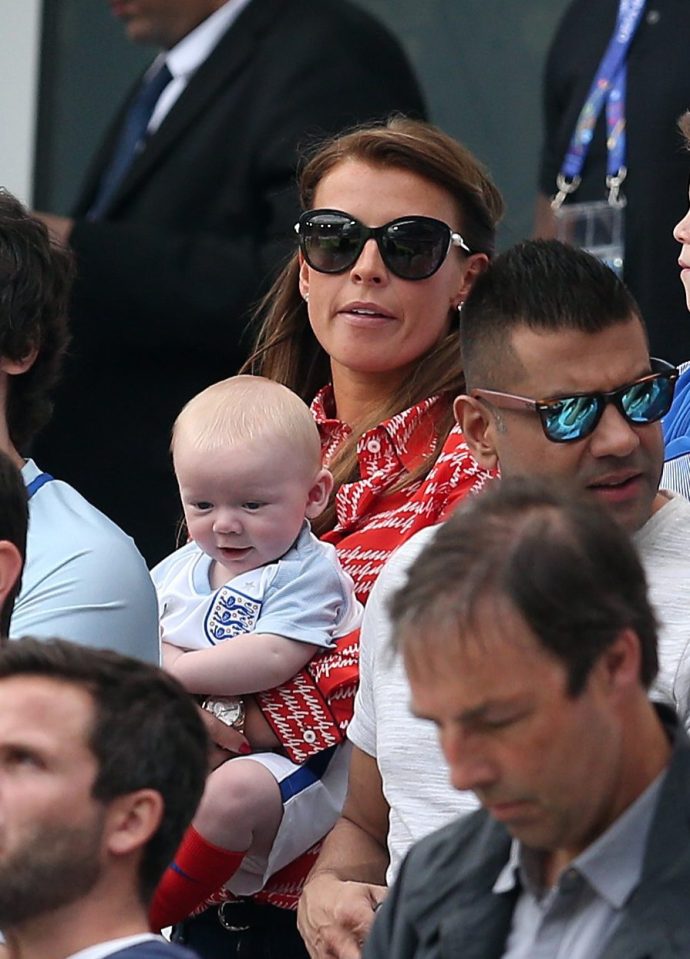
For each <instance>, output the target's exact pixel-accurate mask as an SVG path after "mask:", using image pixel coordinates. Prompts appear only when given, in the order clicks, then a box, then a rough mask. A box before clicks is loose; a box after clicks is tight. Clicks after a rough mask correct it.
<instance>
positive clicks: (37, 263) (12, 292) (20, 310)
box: [0, 190, 74, 452]
mask: <svg viewBox="0 0 690 959" xmlns="http://www.w3.org/2000/svg"><path fill="white" fill-rule="evenodd" d="M73 274H74V267H73V260H72V256H71V255H70V254H69V253H68V252H67V251H66V250H63V249H61V248H59V247H57V246H55V245H54V244H52V243H51V242H50V238H49V236H48V231H47V229H46V227H45V226H44V225H43V223H41V222H40V220H37V219H36V218H35V217H32V216H31V215H30V214H29V212H28V211H27V210H26V209H25V207H23V206H22V204H21V203H20V202H19V201H18V200H16V199H15V198H14V197H13V196H12V195H11V194H10V193H7V192H6V191H4V190H0V356H2V357H4V358H6V359H10V360H16V361H20V360H23V359H25V358H26V357H27V356H28V355H29V354H30V353H31V351H32V350H34V349H36V350H38V353H37V355H36V359H35V361H34V363H33V365H32V366H31V368H30V369H28V370H27V371H26V372H25V373H21V374H18V375H17V376H12V377H10V386H9V396H8V402H7V422H8V427H9V432H10V439H11V440H12V443H13V444H14V446H15V447H16V448H17V449H18V450H20V452H21V451H24V449H25V447H26V445H27V443H28V442H29V441H30V440H31V438H32V437H33V436H34V435H35V434H36V433H37V432H38V430H40V429H41V428H42V427H43V426H45V424H46V423H47V422H48V420H49V419H50V416H51V413H52V404H51V401H50V398H49V394H50V390H51V389H52V387H53V386H54V385H55V383H56V382H57V379H58V377H59V374H60V369H61V365H62V357H63V355H64V352H65V349H66V348H67V343H68V333H67V310H68V303H69V296H70V291H71V286H72V279H73Z"/></svg>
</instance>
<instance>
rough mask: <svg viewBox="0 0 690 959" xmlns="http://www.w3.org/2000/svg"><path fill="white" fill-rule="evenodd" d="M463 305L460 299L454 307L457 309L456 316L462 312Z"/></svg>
mask: <svg viewBox="0 0 690 959" xmlns="http://www.w3.org/2000/svg"><path fill="white" fill-rule="evenodd" d="M463 305H464V300H460V302H459V303H458V305H457V306H456V307H455V309H456V310H457V311H458V316H459V315H460V314H461V313H462V308H463Z"/></svg>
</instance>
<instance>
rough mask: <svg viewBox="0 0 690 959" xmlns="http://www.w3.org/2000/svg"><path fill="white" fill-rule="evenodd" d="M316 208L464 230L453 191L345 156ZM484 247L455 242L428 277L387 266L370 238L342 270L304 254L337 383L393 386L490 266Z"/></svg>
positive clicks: (318, 328)
mask: <svg viewBox="0 0 690 959" xmlns="http://www.w3.org/2000/svg"><path fill="white" fill-rule="evenodd" d="M313 206H314V208H327V209H331V210H341V211H343V212H345V213H348V214H350V215H351V216H353V217H355V218H356V219H358V220H360V221H361V222H362V223H363V224H365V225H366V226H371V227H375V226H382V225H383V224H385V223H388V222H389V221H390V220H394V219H396V218H397V217H403V216H408V215H410V214H416V215H422V216H430V217H434V218H435V219H437V220H442V221H443V222H444V223H447V224H448V225H449V226H450V227H451V228H452V229H453V230H454V231H457V232H458V233H461V234H462V226H463V225H462V223H460V222H459V216H458V211H457V209H456V206H455V203H454V202H453V200H452V198H451V196H450V194H448V193H447V192H446V191H445V190H444V189H442V188H441V187H439V186H437V185H436V184H434V183H431V182H430V181H428V180H426V179H424V178H423V177H421V176H418V175H417V174H416V173H412V172H410V171H408V170H403V169H399V168H392V167H379V166H373V165H370V164H368V163H365V162H363V161H361V160H354V159H348V160H343V161H342V162H341V163H339V164H338V165H337V166H335V167H334V168H333V169H332V170H331V171H330V172H329V173H327V174H326V176H324V178H323V179H322V180H321V182H320V183H319V185H318V187H317V189H316V194H315V196H314V203H313ZM486 263H487V258H486V256H484V255H483V254H474V255H473V256H467V255H466V254H465V253H463V252H462V251H461V250H459V249H458V248H457V247H451V249H450V251H449V253H448V256H447V257H446V259H445V260H444V262H443V263H442V265H441V267H440V268H439V269H438V270H437V272H436V273H434V274H433V275H432V276H430V277H428V278H427V279H425V280H403V279H401V278H400V277H398V276H395V275H394V274H393V273H391V272H390V270H388V269H387V267H386V265H385V263H384V262H383V260H382V259H381V254H380V252H379V249H378V247H377V245H376V241H375V240H373V239H369V240H368V241H367V242H366V244H365V246H364V249H363V250H362V252H361V254H360V256H359V258H358V259H357V261H356V262H355V263H354V264H353V265H352V266H351V267H349V268H348V269H346V270H344V271H343V272H342V273H337V274H332V273H331V274H326V273H319V272H317V271H316V270H313V269H312V268H311V267H310V266H309V265H308V264H307V263H306V262H305V261H304V260H303V259H301V260H300V291H301V293H302V295H303V296H305V297H307V296H308V309H309V320H310V323H311V326H312V329H313V330H314V335H315V336H316V338H317V340H318V341H319V343H320V344H321V346H322V347H323V349H324V350H325V351H326V353H328V355H329V356H330V358H331V370H332V374H333V385H334V389H335V391H336V398H337V394H338V387H339V385H340V384H344V382H346V381H348V380H349V381H352V380H356V381H358V382H359V383H360V384H361V383H364V384H365V385H367V384H368V383H371V385H372V387H373V385H374V384H375V383H376V382H377V381H378V382H379V383H381V384H382V385H384V386H385V387H386V388H388V389H395V388H396V387H397V385H399V383H400V382H401V381H402V380H403V379H404V377H405V376H406V375H407V373H408V371H409V370H410V368H411V367H413V366H414V364H415V363H416V362H417V360H418V359H419V358H420V357H421V356H423V355H424V354H425V353H427V352H428V351H429V350H430V349H431V348H432V347H433V346H434V345H435V344H436V343H437V342H438V341H439V340H441V339H442V338H443V337H444V336H445V335H446V333H447V332H448V330H449V328H450V323H451V316H452V311H454V310H456V309H457V307H458V305H459V304H460V303H461V302H462V301H463V300H464V299H465V297H466V296H467V293H468V292H469V289H470V286H471V285H472V282H473V281H474V278H475V277H476V276H477V275H478V274H479V273H480V272H481V271H482V270H483V269H484V267H485V265H486Z"/></svg>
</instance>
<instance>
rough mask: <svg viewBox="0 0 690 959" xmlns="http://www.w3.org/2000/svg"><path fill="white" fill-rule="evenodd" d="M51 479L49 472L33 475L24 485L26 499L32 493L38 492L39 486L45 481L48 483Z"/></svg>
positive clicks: (43, 484)
mask: <svg viewBox="0 0 690 959" xmlns="http://www.w3.org/2000/svg"><path fill="white" fill-rule="evenodd" d="M52 479H53V477H52V476H51V475H50V473H39V474H38V476H35V477H34V478H33V479H32V480H31V482H30V483H29V485H28V486H27V487H26V495H27V499H31V497H32V496H33V495H34V493H38V491H39V490H40V488H41V487H42V486H45V485H46V483H50V481H51V480H52Z"/></svg>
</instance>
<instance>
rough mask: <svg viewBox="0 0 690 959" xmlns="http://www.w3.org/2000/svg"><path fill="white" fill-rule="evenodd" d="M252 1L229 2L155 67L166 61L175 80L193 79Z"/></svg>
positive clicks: (165, 55)
mask: <svg viewBox="0 0 690 959" xmlns="http://www.w3.org/2000/svg"><path fill="white" fill-rule="evenodd" d="M250 2H251V0H226V3H224V4H223V6H222V7H220V9H218V10H216V11H215V12H214V13H212V14H211V16H210V17H207V18H206V19H205V20H204V21H202V23H200V24H199V26H198V27H195V28H194V29H193V30H192V31H191V32H190V33H188V34H187V35H186V36H185V37H183V38H182V39H181V40H180V41H179V42H178V43H176V44H175V46H174V47H172V48H171V49H170V50H168V51H167V52H166V53H164V54H161V56H160V57H158V58H157V59H156V61H154V64H153V65H152V69H153V67H156V68H157V67H158V66H160V64H161V62H162V61H163V60H165V62H166V63H167V65H168V69H169V70H170V73H171V74H172V75H173V77H189V76H191V74H192V73H194V71H195V70H197V69H198V68H199V67H200V66H201V64H202V63H203V62H204V61H205V60H206V59H208V56H209V55H210V53H211V52H212V50H213V49H214V48H215V47H216V46H217V45H218V42H219V41H220V38H221V37H222V36H223V34H225V33H227V31H228V30H229V29H230V26H231V25H232V24H233V23H234V22H235V20H236V19H237V18H238V17H239V15H240V14H241V13H242V11H243V10H244V8H245V7H246V6H248V5H249V3H250Z"/></svg>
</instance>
